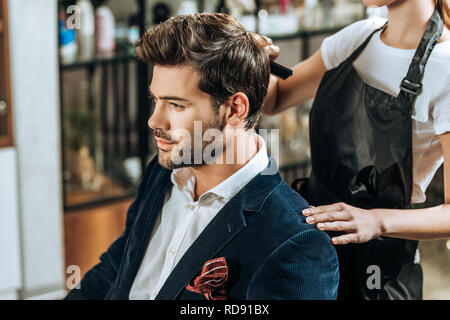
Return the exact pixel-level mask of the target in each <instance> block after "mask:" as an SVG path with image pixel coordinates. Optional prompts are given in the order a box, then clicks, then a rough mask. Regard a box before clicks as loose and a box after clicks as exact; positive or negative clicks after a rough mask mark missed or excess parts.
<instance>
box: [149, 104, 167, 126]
mask: <svg viewBox="0 0 450 320" xmlns="http://www.w3.org/2000/svg"><path fill="white" fill-rule="evenodd" d="M161 109H162V108H161V106H158V105H155V108H154V110H153V113H152V115H151V116H150V118H149V119H148V126H149V127H150V128H152V129H153V130H155V129H156V128H160V129H162V130H164V131H169V129H170V125H169V121H167V117H166V116H165V114H164V112H163V110H161Z"/></svg>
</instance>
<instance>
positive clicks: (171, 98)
mask: <svg viewBox="0 0 450 320" xmlns="http://www.w3.org/2000/svg"><path fill="white" fill-rule="evenodd" d="M148 92H149V94H150V97H151V98H156V97H155V95H154V94H153V92H152V91H151V90H150V89H148ZM158 99H160V100H175V101H183V102H186V103H189V104H193V103H192V102H191V101H189V100H187V99H185V98H182V97H177V96H162V97H159V98H158Z"/></svg>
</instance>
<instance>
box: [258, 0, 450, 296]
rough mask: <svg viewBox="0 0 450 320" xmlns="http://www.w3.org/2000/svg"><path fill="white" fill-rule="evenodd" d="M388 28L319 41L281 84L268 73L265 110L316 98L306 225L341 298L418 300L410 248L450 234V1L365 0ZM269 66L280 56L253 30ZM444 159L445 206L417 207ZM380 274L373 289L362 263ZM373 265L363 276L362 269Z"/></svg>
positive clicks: (359, 26) (304, 184) (365, 25)
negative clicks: (322, 244)
mask: <svg viewBox="0 0 450 320" xmlns="http://www.w3.org/2000/svg"><path fill="white" fill-rule="evenodd" d="M363 2H364V4H365V5H367V6H369V5H375V6H382V5H387V8H388V21H386V20H385V19H381V18H373V19H367V20H362V21H359V22H356V23H354V24H352V25H350V26H348V27H346V28H345V29H343V30H341V31H340V32H338V33H337V34H335V35H333V36H331V37H329V38H327V39H325V40H324V41H323V43H322V46H321V49H320V50H318V51H317V52H316V53H315V54H314V55H313V56H311V57H310V58H308V59H307V60H305V61H303V62H301V63H299V64H298V65H296V66H295V67H294V75H293V76H292V77H290V78H288V79H287V80H284V81H283V80H281V79H277V78H275V77H274V76H271V82H270V86H269V91H268V95H267V97H266V100H265V107H264V108H265V109H263V112H264V113H265V114H276V113H279V112H281V111H283V110H286V109H287V108H289V107H292V106H295V105H297V104H299V103H302V102H304V101H306V100H307V99H310V98H313V97H315V100H314V103H313V106H312V109H311V113H310V140H311V161H312V172H311V175H310V177H309V179H304V180H303V181H301V186H299V191H300V193H302V195H303V196H304V197H305V198H306V199H307V200H308V201H309V203H310V204H311V205H313V206H316V207H315V208H310V209H309V210H305V211H304V212H303V213H304V215H306V216H307V217H308V218H307V221H308V222H309V223H314V224H315V223H317V227H318V228H319V229H322V230H326V231H329V232H330V235H332V236H333V238H332V242H333V243H334V244H346V245H345V246H336V250H337V252H338V257H339V263H340V269H341V283H340V288H339V293H338V299H421V298H422V269H421V267H420V265H419V264H417V263H415V254H416V249H417V243H418V242H417V241H416V240H420V239H432V238H443V237H450V31H449V27H450V3H449V2H450V0H437V1H436V0H364V1H363ZM256 37H257V38H258V39H259V41H260V43H262V44H263V45H265V46H266V49H267V50H268V52H269V55H270V56H271V58H272V59H274V58H276V57H277V56H278V53H279V49H278V48H277V47H275V46H273V45H271V44H272V43H271V40H270V39H268V38H265V37H262V36H258V35H256ZM442 162H444V163H445V164H444V174H445V202H446V204H444V205H440V206H437V207H433V208H427V209H415V210H414V209H412V208H413V204H415V203H421V202H424V201H425V194H424V193H425V190H426V188H427V186H428V184H429V183H430V181H431V179H432V177H433V176H434V174H435V172H436V170H437V169H438V168H439V166H440V165H441V164H442ZM373 265H375V266H377V267H379V270H380V272H381V286H380V288H379V289H378V288H375V289H369V287H368V286H367V280H368V278H369V277H370V275H371V273H370V270H373V269H370V268H369V266H373ZM368 268H369V269H368Z"/></svg>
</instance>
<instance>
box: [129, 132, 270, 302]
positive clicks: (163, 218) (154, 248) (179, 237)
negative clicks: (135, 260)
mask: <svg viewBox="0 0 450 320" xmlns="http://www.w3.org/2000/svg"><path fill="white" fill-rule="evenodd" d="M252 134H254V135H255V138H256V139H257V143H258V151H257V153H256V155H255V156H253V157H252V158H251V159H250V160H249V161H248V162H247V163H246V164H245V165H244V166H243V167H242V168H240V169H239V170H238V171H236V172H235V173H234V174H233V175H231V176H230V177H228V178H227V179H226V180H224V181H223V182H221V183H220V184H218V185H216V186H215V187H213V188H212V189H210V190H208V191H206V192H205V193H203V194H202V195H201V196H200V197H199V198H198V200H197V201H194V200H193V199H194V194H195V176H194V175H193V172H192V169H191V168H190V167H184V168H179V169H175V170H173V171H172V174H171V176H170V178H171V180H172V183H173V186H171V188H169V189H168V191H167V193H166V195H165V199H164V205H163V207H162V210H161V211H160V213H159V215H158V218H157V220H156V222H155V226H154V228H153V231H152V233H151V236H150V241H149V244H148V247H147V249H146V253H145V255H144V258H143V260H142V263H141V265H140V267H139V270H138V273H137V275H136V278H135V279H134V282H133V285H132V287H131V290H130V295H129V299H131V300H153V299H155V297H156V296H157V294H158V292H159V290H160V289H161V287H162V286H163V284H164V282H165V281H166V279H167V278H168V277H169V275H170V273H171V272H172V270H173V269H174V267H175V266H176V264H177V263H178V261H180V259H181V258H182V257H183V255H184V253H185V252H186V251H187V249H188V248H189V247H190V246H191V245H192V243H193V242H194V241H195V239H197V237H198V236H199V235H200V233H201V232H202V231H203V229H204V228H205V227H206V226H207V225H208V224H209V222H210V221H211V220H212V219H213V218H214V217H215V215H216V214H217V213H218V212H219V211H220V210H221V209H222V208H223V207H224V206H225V204H226V203H227V202H228V201H229V200H231V199H232V198H233V197H234V196H235V194H236V193H238V192H239V191H240V190H241V189H242V188H243V187H244V186H245V185H246V184H247V183H248V182H250V180H252V179H253V178H254V177H255V176H256V175H258V174H259V173H260V172H261V171H263V170H264V169H265V168H266V167H267V165H268V156H267V150H266V145H265V143H264V140H263V139H262V137H261V136H259V135H258V134H256V133H254V132H253V133H252Z"/></svg>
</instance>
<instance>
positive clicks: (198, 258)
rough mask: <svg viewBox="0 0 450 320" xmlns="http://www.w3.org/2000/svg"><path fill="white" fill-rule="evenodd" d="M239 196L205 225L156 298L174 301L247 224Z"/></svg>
mask: <svg viewBox="0 0 450 320" xmlns="http://www.w3.org/2000/svg"><path fill="white" fill-rule="evenodd" d="M239 200H240V199H239V197H234V198H233V199H231V200H230V201H229V202H228V203H227V204H226V205H225V206H224V207H223V208H222V210H220V211H219V212H218V213H217V215H216V216H215V217H214V218H213V220H211V222H210V223H209V224H208V225H207V226H206V228H205V229H204V230H203V232H202V233H201V234H200V235H199V236H198V238H197V239H196V240H195V241H194V243H193V244H192V245H191V246H190V247H189V249H188V250H187V251H186V253H185V254H184V255H183V257H182V258H181V259H180V261H179V262H178V263H177V265H176V266H175V268H174V269H173V270H172V272H171V274H170V275H169V277H168V278H167V280H166V282H165V283H164V285H163V286H162V288H161V290H160V291H159V293H158V295H157V296H156V298H155V299H156V300H173V299H175V298H176V297H177V296H178V294H179V293H180V292H181V290H182V289H183V288H184V287H185V286H186V285H187V283H188V282H189V281H190V280H191V279H192V278H194V276H195V275H196V274H197V273H198V272H199V271H200V270H201V268H202V267H203V264H204V263H205V261H207V260H210V259H211V258H212V257H213V256H214V255H215V254H216V253H217V252H218V251H219V250H220V249H221V248H222V247H223V246H225V245H226V244H227V243H228V242H229V241H230V240H231V239H232V238H233V237H234V236H235V235H236V234H238V233H239V232H240V231H241V230H242V229H243V228H245V226H246V222H245V217H244V214H243V212H242V208H241V204H240V201H239Z"/></svg>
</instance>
